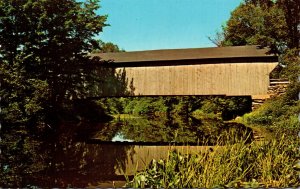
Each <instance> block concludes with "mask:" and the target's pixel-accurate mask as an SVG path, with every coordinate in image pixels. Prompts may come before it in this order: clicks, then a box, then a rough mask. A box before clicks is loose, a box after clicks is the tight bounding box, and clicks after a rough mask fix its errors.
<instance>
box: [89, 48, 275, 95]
mask: <svg viewBox="0 0 300 189" xmlns="http://www.w3.org/2000/svg"><path fill="white" fill-rule="evenodd" d="M93 56H99V57H101V58H102V59H104V60H111V61H113V63H111V64H110V65H112V66H113V67H115V68H116V70H119V69H124V70H125V71H126V77H127V78H128V88H129V87H130V88H131V89H134V91H133V92H134V94H133V95H134V96H174V95H225V96H251V97H252V99H262V98H266V97H268V87H269V82H270V80H269V75H270V72H271V71H272V70H273V69H274V68H275V67H276V66H277V65H278V58H277V56H274V55H273V54H269V49H267V48H260V47H258V46H237V47H215V48H194V49H174V50H151V51H136V52H120V53H99V54H94V55H93Z"/></svg>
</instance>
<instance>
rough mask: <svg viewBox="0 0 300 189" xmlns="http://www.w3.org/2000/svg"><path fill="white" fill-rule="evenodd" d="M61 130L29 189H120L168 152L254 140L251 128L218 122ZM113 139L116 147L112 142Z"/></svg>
mask: <svg viewBox="0 0 300 189" xmlns="http://www.w3.org/2000/svg"><path fill="white" fill-rule="evenodd" d="M141 123H143V124H141ZM166 124H167V125H166ZM60 129H61V130H62V131H63V132H62V131H61V132H60V131H57V132H56V133H57V135H56V137H55V138H52V140H53V142H49V143H47V144H45V149H48V150H50V153H49V155H50V156H52V157H51V158H50V159H51V162H49V166H48V167H47V168H46V169H45V174H43V176H41V175H39V176H37V177H31V182H30V183H32V184H36V185H37V186H41V187H43V186H45V187H46V186H48V187H49V186H56V187H67V186H68V185H69V186H76V187H87V186H110V187H112V183H110V184H111V185H103V183H105V182H107V181H110V182H112V181H119V182H117V183H123V184H124V181H125V177H124V174H125V175H133V174H134V173H135V172H136V171H138V170H141V169H143V168H145V167H146V166H147V165H148V164H149V163H150V162H151V160H152V159H160V158H165V157H167V155H168V151H169V150H174V149H176V150H177V151H179V152H182V153H187V152H191V153H193V152H199V151H203V150H205V151H206V150H212V149H214V148H215V147H214V145H215V144H217V143H219V144H221V145H222V142H224V143H225V142H226V143H232V144H233V143H235V142H236V141H237V140H240V139H247V140H248V142H251V141H252V139H253V132H252V130H251V129H250V128H247V127H245V126H243V125H241V124H236V123H222V122H219V121H216V120H196V119H193V120H191V119H189V120H186V119H178V120H168V119H145V118H138V119H129V120H128V119H127V120H114V121H112V122H110V123H103V124H99V123H98V124H87V123H81V124H80V125H77V126H76V125H72V124H67V123H66V124H65V125H63V126H62V127H61V128H60ZM116 136H119V139H120V141H115V142H112V140H113V139H116ZM124 140H125V141H132V142H124ZM169 141H173V142H169ZM202 145H205V146H202ZM53 183H55V185H53Z"/></svg>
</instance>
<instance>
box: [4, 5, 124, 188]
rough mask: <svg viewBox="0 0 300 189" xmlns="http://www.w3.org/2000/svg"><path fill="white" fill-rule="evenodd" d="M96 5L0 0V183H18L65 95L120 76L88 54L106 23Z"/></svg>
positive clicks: (73, 95) (68, 97) (84, 92)
mask: <svg viewBox="0 0 300 189" xmlns="http://www.w3.org/2000/svg"><path fill="white" fill-rule="evenodd" d="M98 8H99V1H98V0H85V1H76V0H64V1H61V0H0V82H1V89H0V96H1V109H2V111H1V124H2V129H1V133H0V135H1V136H0V137H1V142H0V148H1V149H2V153H1V154H0V161H1V167H0V168H1V170H0V172H1V173H0V177H1V181H0V185H3V183H4V184H5V185H4V186H9V183H12V184H13V185H12V186H22V185H21V184H22V175H24V174H25V173H28V172H32V171H33V169H32V166H33V167H34V162H35V160H34V158H35V157H39V155H36V153H37V151H36V149H37V147H35V145H33V144H39V142H41V141H39V142H38V140H40V139H43V136H45V132H46V131H48V130H49V129H50V130H51V129H52V130H55V128H56V127H58V123H57V119H58V117H59V116H61V115H60V110H61V109H62V108H65V107H70V106H71V105H72V104H71V103H70V100H71V99H76V98H85V97H86V96H88V95H89V94H91V93H93V92H95V91H94V90H92V89H93V88H95V86H97V88H98V89H99V88H101V86H102V84H103V83H104V82H105V81H106V80H107V79H110V80H112V81H114V82H116V83H117V82H118V81H120V80H121V79H122V78H121V77H117V78H115V77H114V75H115V73H114V70H113V69H111V68H107V69H106V68H104V67H103V65H105V64H106V63H105V62H101V61H99V60H97V59H91V58H90V57H89V56H88V53H90V52H91V50H92V49H93V48H94V44H95V39H94V37H95V36H96V35H97V34H99V33H100V32H101V31H102V28H103V27H105V26H106V24H105V22H106V18H107V16H100V15H97V14H96V10H97V9H98ZM95 70H97V71H95ZM99 90H100V89H99ZM117 92H119V91H117ZM20 157H22V161H18V159H20ZM23 160H24V161H23ZM6 184H7V185H6Z"/></svg>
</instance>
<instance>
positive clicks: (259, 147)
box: [127, 135, 300, 188]
mask: <svg viewBox="0 0 300 189" xmlns="http://www.w3.org/2000/svg"><path fill="white" fill-rule="evenodd" d="M298 147H299V142H295V141H293V140H292V139H290V138H288V137H287V136H285V135H283V136H282V137H281V138H280V139H277V140H270V141H264V142H252V143H250V144H246V143H244V142H240V143H237V144H234V145H226V146H218V145H217V146H216V147H215V148H214V151H207V152H199V153H189V154H187V155H183V154H180V153H179V152H176V151H170V152H169V155H168V157H167V158H166V159H160V160H153V161H152V162H151V164H150V165H149V166H148V167H147V168H146V169H145V170H144V171H142V172H138V173H137V174H136V175H135V176H134V179H133V180H132V181H130V182H129V181H128V183H127V187H135V188H136V187H151V188H160V187H163V188H191V187H192V188H195V187H205V188H214V187H288V186H299V184H300V182H299V180H298V174H299V173H298V172H297V171H296V170H294V169H293V166H294V165H295V163H296V161H297V156H299V150H298Z"/></svg>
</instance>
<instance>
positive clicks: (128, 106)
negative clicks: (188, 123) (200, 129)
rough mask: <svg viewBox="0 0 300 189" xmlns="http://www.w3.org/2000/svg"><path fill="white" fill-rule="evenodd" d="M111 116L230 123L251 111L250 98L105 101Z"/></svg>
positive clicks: (120, 99) (147, 98) (119, 99)
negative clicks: (131, 115) (208, 119)
mask: <svg viewBox="0 0 300 189" xmlns="http://www.w3.org/2000/svg"><path fill="white" fill-rule="evenodd" d="M101 103H103V104H104V106H105V107H107V108H106V109H107V110H108V113H110V114H118V113H126V114H135V115H156V116H159V115H167V116H172V117H176V116H186V117H189V116H194V117H198V118H200V117H201V116H204V118H207V116H210V117H211V118H222V119H224V120H230V119H233V118H235V117H236V116H240V115H243V114H244V113H246V112H249V111H250V110H251V99H250V98H249V97H196V96H183V97H139V98H133V97H129V98H114V99H103V100H101Z"/></svg>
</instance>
